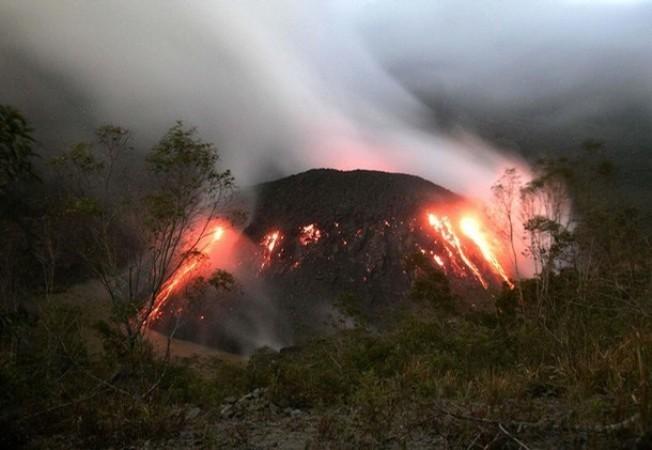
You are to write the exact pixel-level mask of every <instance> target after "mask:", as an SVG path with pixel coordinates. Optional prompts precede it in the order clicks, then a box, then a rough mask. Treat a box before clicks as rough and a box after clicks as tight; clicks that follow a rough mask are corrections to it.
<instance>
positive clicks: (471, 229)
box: [460, 216, 514, 289]
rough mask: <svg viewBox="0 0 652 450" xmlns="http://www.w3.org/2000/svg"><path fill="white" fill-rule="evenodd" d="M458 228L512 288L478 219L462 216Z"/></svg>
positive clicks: (512, 285) (511, 287)
mask: <svg viewBox="0 0 652 450" xmlns="http://www.w3.org/2000/svg"><path fill="white" fill-rule="evenodd" d="M460 229H461V230H462V233H464V234H465V235H466V236H467V237H468V238H469V239H471V240H472V241H473V243H474V244H475V245H476V246H477V247H478V249H480V252H481V253H482V256H483V257H484V259H485V260H486V261H487V262H488V263H489V264H490V265H491V267H493V269H494V271H495V272H496V273H497V274H498V275H500V277H501V278H502V279H503V280H505V282H506V283H507V285H508V286H509V287H510V289H513V288H514V284H513V283H512V282H511V281H510V279H509V277H508V276H507V274H506V273H505V269H503V266H501V265H500V262H499V261H498V258H496V255H494V252H493V250H492V249H491V245H490V244H489V240H488V239H487V236H486V235H485V233H483V232H482V230H481V229H480V224H479V223H478V221H477V220H476V219H475V218H473V217H470V216H466V217H463V218H462V220H460Z"/></svg>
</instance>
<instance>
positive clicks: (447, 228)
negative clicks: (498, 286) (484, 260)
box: [428, 213, 489, 289]
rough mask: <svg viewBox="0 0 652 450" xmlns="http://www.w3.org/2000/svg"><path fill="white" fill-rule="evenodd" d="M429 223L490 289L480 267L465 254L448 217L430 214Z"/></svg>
mask: <svg viewBox="0 0 652 450" xmlns="http://www.w3.org/2000/svg"><path fill="white" fill-rule="evenodd" d="M428 223H429V224H430V226H432V227H433V228H434V229H435V231H437V233H439V235H440V236H441V237H443V238H444V240H445V241H446V243H447V244H448V245H450V246H451V247H453V248H454V249H455V250H456V251H457V254H458V255H459V256H460V258H461V259H462V261H463V262H464V264H465V265H466V267H468V268H469V270H471V272H472V273H473V275H474V276H475V277H476V278H477V279H478V281H479V282H480V284H481V285H482V287H483V288H485V289H487V288H488V287H489V284H488V283H487V281H486V280H485V279H484V278H483V276H482V274H481V273H480V270H479V269H478V267H477V266H476V265H475V264H473V262H471V260H470V259H469V258H468V257H467V256H466V254H465V253H464V250H463V249H462V244H461V243H460V240H459V238H458V237H457V235H456V234H455V231H453V226H452V225H451V223H450V220H448V217H446V216H443V217H442V218H439V217H438V216H437V215H436V214H433V213H428Z"/></svg>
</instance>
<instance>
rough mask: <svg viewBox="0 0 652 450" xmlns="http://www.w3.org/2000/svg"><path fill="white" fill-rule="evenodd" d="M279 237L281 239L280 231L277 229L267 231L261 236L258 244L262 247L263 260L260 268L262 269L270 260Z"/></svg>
mask: <svg viewBox="0 0 652 450" xmlns="http://www.w3.org/2000/svg"><path fill="white" fill-rule="evenodd" d="M281 239H283V236H281V233H280V231H278V230H275V231H272V232H270V233H267V234H266V235H265V236H264V237H263V240H262V242H261V244H260V245H261V246H262V247H263V262H262V264H261V265H260V268H261V269H264V268H265V267H266V266H267V265H269V263H270V262H271V261H272V257H273V256H274V250H275V249H276V246H277V245H278V242H279V241H280V240H281Z"/></svg>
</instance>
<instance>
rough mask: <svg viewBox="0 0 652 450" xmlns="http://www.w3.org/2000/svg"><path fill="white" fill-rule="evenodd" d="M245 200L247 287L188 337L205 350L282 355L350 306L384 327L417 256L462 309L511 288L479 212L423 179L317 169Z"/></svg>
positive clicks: (254, 191)
mask: <svg viewBox="0 0 652 450" xmlns="http://www.w3.org/2000/svg"><path fill="white" fill-rule="evenodd" d="M241 200H242V201H243V202H246V201H249V202H250V204H249V206H248V208H249V210H250V211H251V213H250V214H249V222H248V224H247V225H246V226H245V227H244V229H242V230H239V231H240V234H239V241H238V242H239V243H236V244H235V247H237V249H236V251H235V252H232V254H231V255H230V256H229V257H230V258H235V259H236V260H237V263H233V262H232V264H231V267H227V269H228V270H233V269H232V268H235V269H234V270H235V273H236V276H237V278H238V281H239V286H240V288H239V289H237V290H236V291H235V292H231V293H229V294H227V295H226V296H225V298H223V299H222V300H221V301H220V302H219V304H220V305H221V306H220V307H219V308H217V307H214V308H212V309H211V310H210V311H205V312H204V313H203V314H202V315H201V318H202V321H203V323H199V322H198V321H197V320H193V321H191V323H190V324H188V325H187V326H184V327H182V329H181V330H180V331H179V333H180V334H181V335H182V337H186V338H190V339H197V336H196V335H197V333H198V331H197V330H199V329H201V330H202V331H201V334H202V336H203V337H202V339H203V340H205V341H208V343H209V344H211V345H216V346H218V347H222V348H224V349H226V350H230V351H235V352H239V353H246V352H248V351H251V350H252V348H254V347H256V346H259V345H263V344H264V343H265V342H267V341H272V342H274V343H276V345H277V346H283V345H287V344H288V343H291V342H296V341H297V340H301V339H302V338H303V337H305V336H311V335H315V334H319V333H322V332H324V331H325V330H326V329H328V327H329V323H331V324H332V317H333V314H334V313H336V308H334V305H336V304H337V303H338V299H341V298H342V297H343V296H347V297H348V298H349V299H354V301H355V302H356V308H357V309H359V311H361V313H362V314H364V315H365V316H366V317H367V318H368V319H369V321H370V323H372V324H374V325H376V326H383V325H384V324H387V323H389V322H391V317H393V315H392V314H391V311H392V310H394V309H395V308H396V307H397V306H400V305H402V304H404V302H406V301H408V295H407V294H408V292H409V290H410V287H411V286H412V284H413V282H414V280H415V277H416V276H418V273H416V271H415V269H413V268H412V269H410V268H409V267H408V265H407V264H406V260H407V258H409V257H410V256H412V255H415V254H422V255H425V256H426V257H427V260H428V261H429V262H430V264H432V266H433V267H434V268H436V269H437V270H440V271H441V272H443V273H445V274H446V276H447V279H448V280H449V284H450V286H451V289H452V291H453V292H454V293H456V294H457V295H458V296H459V297H460V298H461V299H466V301H475V302H478V301H486V300H488V299H489V298H490V295H491V293H492V292H495V291H496V290H497V289H498V288H500V286H501V285H502V284H503V283H510V281H509V278H508V276H507V274H506V273H505V269H503V264H502V263H501V261H502V260H503V258H501V254H502V250H504V249H501V245H500V242H498V241H497V240H496V239H495V237H494V236H495V233H492V232H491V230H490V229H489V227H486V226H484V225H483V223H486V220H483V219H482V215H481V214H480V213H479V212H478V211H479V210H478V208H477V207H476V206H475V205H474V204H473V203H471V202H470V201H468V200H466V199H464V198H463V197H461V196H459V195H457V194H455V193H453V192H451V191H449V190H447V189H445V188H442V187H440V186H437V185H435V184H433V183H431V182H429V181H427V180H424V179H422V178H419V177H416V176H412V175H406V174H397V173H386V172H377V171H368V170H354V171H338V170H332V169H315V170H310V171H307V172H304V173H300V174H297V175H293V176H289V177H286V178H282V179H279V180H276V181H272V182H268V183H263V184H260V185H257V186H254V187H253V188H250V189H247V190H245V191H244V192H243V193H242V194H241ZM245 243H246V244H245ZM206 324H210V325H206ZM243 340H245V341H247V344H243Z"/></svg>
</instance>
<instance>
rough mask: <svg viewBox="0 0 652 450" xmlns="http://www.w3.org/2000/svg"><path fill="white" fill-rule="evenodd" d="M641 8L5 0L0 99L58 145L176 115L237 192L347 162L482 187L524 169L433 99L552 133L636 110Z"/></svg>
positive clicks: (645, 9)
mask: <svg viewBox="0 0 652 450" xmlns="http://www.w3.org/2000/svg"><path fill="white" fill-rule="evenodd" d="M353 3H355V6H354V5H353ZM651 6H652V5H650V4H649V3H644V2H631V1H630V2H579V1H574V2H573V1H550V2H520V1H506V2H505V1H500V2H498V1H489V2H481V3H478V2H466V1H462V2H460V1H441V2H426V1H414V2H399V1H393V0H384V1H382V0H381V1H367V2H345V1H336V2H314V3H312V4H309V3H308V2H300V3H299V2H290V1H275V2H253V1H242V2H226V1H225V2H208V1H205V2H200V1H197V2H180V1H174V2H163V3H162V2H158V1H153V0H146V1H138V2H132V1H126V0H119V1H104V2H99V1H94V2H81V1H72V0H61V1H57V2H39V1H26V0H5V1H3V2H2V4H0V25H1V26H2V29H3V30H5V33H4V35H5V37H6V38H5V39H3V41H2V43H0V61H1V62H2V67H3V70H2V71H1V72H0V83H2V86H3V89H2V92H0V101H1V102H3V103H12V104H15V105H16V106H18V107H20V108H21V109H23V110H24V111H25V112H26V114H27V115H28V116H29V117H31V118H33V119H34V122H35V125H36V126H37V128H39V129H41V130H44V133H43V135H47V138H48V139H49V140H51V141H53V142H59V143H62V142H70V140H74V139H79V130H80V129H88V130H90V129H91V128H93V127H95V126H97V125H99V124H102V123H106V122H113V123H118V124H121V125H125V126H129V127H130V128H132V129H133V130H135V131H136V132H137V133H138V137H142V138H144V139H143V140H144V141H146V142H147V141H148V140H151V139H153V138H155V137H156V136H158V135H160V133H161V132H162V131H163V130H164V129H165V128H166V127H167V126H169V125H170V124H171V123H172V121H173V120H176V119H179V118H181V119H183V120H185V121H187V122H188V123H191V124H193V125H196V126H198V127H199V129H200V132H201V134H202V136H203V137H204V138H205V139H207V140H211V141H214V142H216V143H217V144H218V146H219V147H220V148H221V150H222V152H223V154H224V157H225V165H227V166H228V167H230V168H232V169H233V170H234V172H235V174H236V177H237V179H238V180H239V182H240V183H241V184H248V183H252V182H256V181H261V180H263V179H269V178H272V177H274V176H276V175H284V174H287V173H291V172H296V171H300V170H304V169H308V168H312V167H319V166H329V167H336V168H342V169H350V168H356V167H360V168H370V169H386V170H393V171H403V172H408V173H413V174H417V175H421V176H424V177H425V178H428V179H430V180H432V181H434V182H436V183H439V184H441V185H444V186H446V187H448V188H450V189H453V190H456V191H458V192H461V193H464V194H471V195H481V194H482V190H483V189H486V187H488V186H489V185H490V184H491V182H492V181H493V180H494V179H495V177H496V175H497V173H498V172H500V171H501V170H502V169H503V168H504V167H506V166H513V165H515V164H516V165H519V164H521V165H522V163H520V162H519V160H518V158H516V157H515V156H514V154H507V153H504V152H499V151H497V150H495V149H494V148H493V147H492V146H490V145H489V144H487V143H486V142H485V141H483V140H482V139H480V138H478V137H476V136H475V135H474V134H473V133H472V131H473V126H472V123H473V122H472V121H468V120H464V119H465V118H464V117H462V116H455V115H454V114H453V115H452V116H451V114H448V115H447V114H445V112H446V111H448V110H447V109H446V106H447V105H448V106H450V105H454V106H455V105H457V106H459V105H464V106H465V107H466V108H467V110H477V111H480V112H482V114H485V115H486V116H489V117H491V115H492V114H501V113H504V112H505V111H512V112H513V113H514V114H518V113H520V112H522V111H523V110H527V111H529V112H531V108H532V105H535V104H536V105H544V107H543V108H544V109H543V110H537V111H536V114H537V115H538V116H537V117H539V119H540V123H541V124H545V125H547V126H550V127H554V124H555V123H558V122H563V121H568V120H571V119H573V120H574V119H576V118H578V117H580V118H582V117H587V116H590V115H592V114H595V113H596V111H600V110H603V109H605V108H607V107H609V106H610V105H613V103H614V102H615V101H618V102H620V103H623V104H624V103H627V102H636V103H637V104H641V105H642V104H645V105H650V104H652V102H650V100H652V99H651V98H650V97H652V62H650V61H651V59H650V58H649V55H650V54H652V39H651V34H652V33H651V31H650V30H651V29H650V26H649V24H650V23H651V21H652V7H651ZM562 97H563V98H564V99H565V100H563V101H562V100H561V98H562ZM645 108H648V109H647V110H646V112H649V106H646V107H645ZM453 109H454V108H453ZM460 125H464V126H465V127H461V126H460ZM469 128H470V130H469ZM42 140H44V139H43V138H42ZM48 142H49V141H48Z"/></svg>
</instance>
